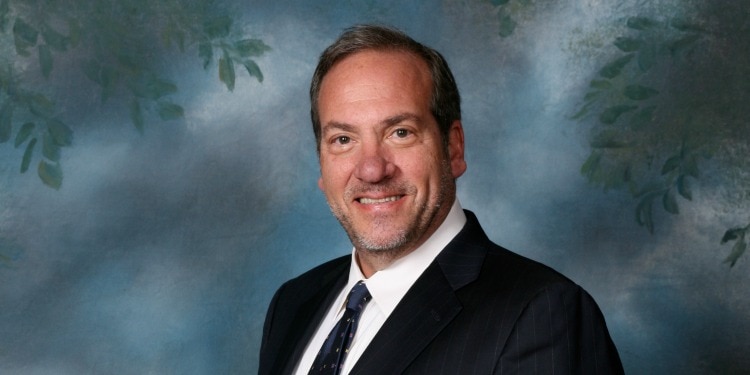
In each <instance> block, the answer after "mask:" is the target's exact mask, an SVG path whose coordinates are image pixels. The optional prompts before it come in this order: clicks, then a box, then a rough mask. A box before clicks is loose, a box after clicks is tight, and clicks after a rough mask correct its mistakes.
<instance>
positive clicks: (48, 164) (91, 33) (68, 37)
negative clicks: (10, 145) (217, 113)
mask: <svg viewBox="0 0 750 375" xmlns="http://www.w3.org/2000/svg"><path fill="white" fill-rule="evenodd" d="M0 31H1V32H2V34H0V37H6V38H4V39H0V47H3V46H4V45H5V44H7V42H9V40H8V38H7V37H10V38H12V46H13V50H14V51H15V54H14V55H12V56H10V55H6V56H3V57H2V58H0V64H2V65H0V72H2V73H0V143H3V142H7V141H8V140H10V138H11V137H13V133H14V132H15V140H14V146H15V147H16V148H18V147H21V146H23V145H24V144H25V151H24V154H23V158H22V161H21V172H22V173H23V172H26V171H27V170H28V168H29V165H30V163H31V161H32V159H33V158H34V152H35V149H37V148H40V147H41V149H42V158H41V160H40V162H39V168H37V170H38V174H39V177H40V178H41V180H42V181H43V182H44V183H45V184H46V185H48V186H50V187H53V188H55V189H59V188H60V186H61V185H62V168H61V166H60V153H61V152H60V149H61V148H63V147H69V146H71V145H72V139H73V130H72V129H71V127H69V126H68V125H67V124H66V122H65V121H63V120H62V119H61V118H60V116H59V115H58V114H57V111H56V110H55V105H54V100H53V99H51V98H52V97H54V96H56V95H66V94H67V92H62V93H55V92H54V91H53V88H54V87H53V86H51V85H48V87H44V88H31V86H32V85H33V82H35V81H36V80H35V77H34V73H33V71H32V70H28V69H24V70H22V71H20V72H19V71H16V70H15V69H14V67H15V66H18V65H19V64H22V65H24V66H31V67H33V66H34V65H33V64H29V63H32V62H34V63H35V64H36V65H38V70H37V74H39V75H40V76H41V77H42V78H43V82H44V81H48V80H50V79H51V78H52V77H53V75H54V74H56V73H55V71H56V70H59V69H68V67H70V66H77V67H80V69H82V71H83V73H84V75H85V76H86V77H87V78H88V79H89V80H90V81H91V82H93V83H94V84H96V85H97V86H98V87H99V89H100V96H101V102H102V103H105V102H107V101H110V100H115V101H117V102H118V103H123V104H125V105H126V106H127V108H128V109H129V112H130V120H131V122H132V123H133V125H134V126H135V128H136V129H137V130H138V131H139V132H141V133H142V132H144V129H145V124H146V122H147V119H148V117H149V114H151V113H153V114H155V115H156V116H158V118H159V119H160V120H161V121H169V120H175V119H179V118H182V117H184V113H185V110H184V108H183V107H182V106H181V105H179V104H178V103H175V102H174V101H173V100H171V99H170V97H171V95H173V94H175V93H177V92H178V86H177V84H176V83H175V82H173V81H172V80H170V79H168V78H166V77H164V75H163V74H161V73H159V72H160V71H161V70H163V67H160V66H158V65H156V62H157V61H156V60H154V58H153V57H154V54H155V53H156V52H159V53H163V52H164V51H165V50H168V49H170V48H171V47H175V46H176V47H177V48H178V49H179V52H181V53H185V52H187V51H195V52H196V54H197V56H198V58H199V59H200V61H201V62H202V63H203V67H204V69H208V67H209V66H210V65H211V63H212V62H213V61H214V60H218V64H217V65H218V68H217V70H218V77H219V79H220V81H221V82H222V83H223V84H224V85H225V86H226V87H227V89H228V90H229V91H233V90H234V87H235V84H236V72H235V65H236V64H240V65H241V66H243V67H244V68H245V70H247V72H248V74H249V75H250V76H251V77H255V78H256V79H257V80H258V81H259V82H262V81H263V74H262V72H261V69H260V67H259V66H258V65H257V63H256V62H255V60H254V59H255V58H257V57H260V56H262V55H263V54H265V53H266V52H268V51H269V50H270V47H268V46H267V45H266V44H265V43H263V41H261V40H260V39H255V38H246V37H244V36H242V35H241V33H240V32H239V31H238V30H237V27H236V26H235V25H234V23H233V20H232V17H231V13H229V12H228V11H227V10H226V9H223V8H221V7H217V6H216V4H215V2H214V1H213V0H197V1H190V2H183V1H179V0H157V1H148V0H120V1H115V0H105V1H94V0H88V1H79V2H73V3H70V4H60V3H57V2H50V1H48V0H30V1H29V0H26V1H12V0H0ZM155 41H156V42H157V43H156V44H155V43H154V42H155ZM158 41H161V44H159V43H158ZM73 50H75V51H76V52H75V53H72V51H73ZM71 60H73V61H76V60H80V62H79V63H77V64H72V65H71V64H69V63H67V64H62V65H60V64H58V62H59V61H63V62H69V61H71ZM58 65H59V66H58ZM67 73H68V72H65V71H63V72H60V73H59V74H62V75H66V74H67ZM43 91H44V92H46V93H44V94H43V93H42V92H43Z"/></svg>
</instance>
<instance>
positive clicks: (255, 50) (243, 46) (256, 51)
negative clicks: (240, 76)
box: [234, 39, 271, 57]
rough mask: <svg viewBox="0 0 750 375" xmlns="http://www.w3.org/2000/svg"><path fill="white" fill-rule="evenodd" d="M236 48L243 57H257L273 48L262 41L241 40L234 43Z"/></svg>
mask: <svg viewBox="0 0 750 375" xmlns="http://www.w3.org/2000/svg"><path fill="white" fill-rule="evenodd" d="M234 48H235V49H236V50H237V53H238V54H239V55H240V56H242V57H257V56H261V55H263V54H264V53H266V52H268V51H270V50H271V47H269V46H267V45H266V44H265V43H263V41H262V40H260V39H243V40H240V41H238V42H236V43H234Z"/></svg>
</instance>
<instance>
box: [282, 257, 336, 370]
mask: <svg viewBox="0 0 750 375" xmlns="http://www.w3.org/2000/svg"><path fill="white" fill-rule="evenodd" d="M348 264H349V262H346V264H345V266H342V267H340V268H339V270H337V271H336V272H333V273H331V274H329V275H327V276H326V277H324V278H323V280H322V281H321V283H320V284H318V285H317V286H315V285H311V286H310V289H309V290H314V291H316V293H315V294H313V295H312V296H311V297H309V298H307V299H304V301H303V302H302V303H301V304H300V306H299V308H298V309H297V313H296V315H295V317H294V320H293V322H292V323H291V327H292V328H291V329H290V330H289V335H288V336H287V337H286V338H285V340H284V343H285V344H284V347H283V349H282V350H281V352H280V353H279V355H278V357H277V360H278V361H279V363H285V365H284V367H283V370H282V371H281V372H280V374H292V373H293V372H294V369H295V367H296V365H297V363H299V361H300V359H301V358H302V355H303V354H304V351H305V347H306V346H307V343H308V342H309V341H310V339H311V338H312V336H313V335H314V334H315V330H316V329H317V328H318V325H319V324H320V321H321V320H322V319H323V317H324V316H325V313H326V312H327V311H328V307H330V305H331V304H333V301H334V299H336V296H337V295H338V293H339V291H340V290H341V288H343V287H344V285H346V280H347V275H348V273H347V272H348V270H349V266H348Z"/></svg>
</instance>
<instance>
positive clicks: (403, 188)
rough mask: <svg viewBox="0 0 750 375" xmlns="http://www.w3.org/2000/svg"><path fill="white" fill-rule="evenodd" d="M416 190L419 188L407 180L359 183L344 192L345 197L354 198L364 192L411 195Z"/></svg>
mask: <svg viewBox="0 0 750 375" xmlns="http://www.w3.org/2000/svg"><path fill="white" fill-rule="evenodd" d="M416 191H417V188H416V187H415V186H414V185H412V184H409V183H407V182H393V181H388V182H382V183H377V184H368V183H358V184H356V185H353V186H348V187H347V188H346V191H345V192H344V197H346V198H347V199H352V198H354V197H356V196H360V195H364V194H388V195H409V194H414V193H416Z"/></svg>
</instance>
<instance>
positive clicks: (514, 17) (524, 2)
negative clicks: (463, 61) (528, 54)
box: [487, 0, 533, 38]
mask: <svg viewBox="0 0 750 375" xmlns="http://www.w3.org/2000/svg"><path fill="white" fill-rule="evenodd" d="M487 1H489V2H490V4H492V5H493V6H494V7H495V10H496V12H497V20H498V28H497V33H498V34H499V35H500V36H501V37H503V38H507V37H509V36H511V35H513V32H514V31H515V30H516V27H517V26H518V17H519V13H521V12H522V11H523V10H524V9H526V8H528V7H529V6H530V5H532V3H533V0H487Z"/></svg>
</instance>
